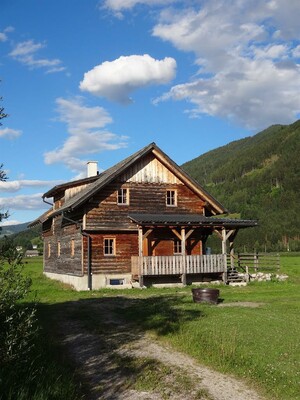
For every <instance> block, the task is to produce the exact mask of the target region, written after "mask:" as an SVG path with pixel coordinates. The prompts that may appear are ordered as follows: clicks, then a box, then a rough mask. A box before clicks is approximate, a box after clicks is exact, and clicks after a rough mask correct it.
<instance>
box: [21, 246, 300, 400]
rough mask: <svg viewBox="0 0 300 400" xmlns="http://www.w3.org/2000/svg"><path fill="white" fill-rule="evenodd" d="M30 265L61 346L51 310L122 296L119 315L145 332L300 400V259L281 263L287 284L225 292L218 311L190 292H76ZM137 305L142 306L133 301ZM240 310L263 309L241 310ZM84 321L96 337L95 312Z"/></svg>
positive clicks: (278, 395) (47, 322)
mask: <svg viewBox="0 0 300 400" xmlns="http://www.w3.org/2000/svg"><path fill="white" fill-rule="evenodd" d="M26 262H27V263H26V265H25V272H26V273H28V274H29V275H30V276H31V277H32V279H33V287H32V288H33V293H32V295H33V294H35V296H36V299H37V300H38V303H39V310H40V314H39V316H40V323H41V324H42V326H43V329H44V330H45V335H46V337H49V338H51V340H52V341H53V343H54V344H55V340H56V338H55V336H53V334H52V331H53V326H54V325H55V312H54V311H53V307H48V306H50V305H51V304H56V306H55V307H54V310H57V307H64V302H67V301H76V300H83V299H90V298H93V299H95V298H99V301H101V298H105V299H106V301H107V299H108V298H109V297H114V296H116V295H117V296H122V297H123V301H124V305H126V307H125V308H122V310H118V309H115V310H114V312H115V313H120V314H122V316H125V317H126V318H127V319H129V320H131V321H132V322H133V323H134V324H137V325H138V326H139V328H140V329H142V330H144V331H147V332H149V333H151V334H152V335H155V336H156V337H157V338H159V339H160V340H162V341H164V342H167V343H168V344H170V345H172V346H174V348H176V349H179V350H180V351H182V352H185V353H187V354H189V355H192V356H193V357H194V358H195V359H197V360H199V362H200V363H202V364H205V365H208V366H211V367H212V368H215V369H217V370H220V371H222V372H225V373H229V374H233V375H235V376H238V377H241V378H243V379H245V380H246V381H248V382H249V384H250V385H252V386H254V387H256V388H258V389H259V390H260V391H261V392H262V394H264V395H265V396H266V397H269V398H270V399H278V400H296V399H300V396H299V387H300V364H299V361H300V344H299V332H300V318H299V310H300V296H299V284H300V255H299V254H295V255H292V254H290V255H283V256H281V264H282V270H281V272H282V273H286V274H288V275H289V280H288V281H286V282H276V281H271V282H264V283H251V284H250V285H248V286H247V287H228V286H220V287H219V288H220V291H221V298H222V300H223V303H221V304H219V305H218V306H215V305H206V304H195V303H193V301H192V296H191V288H190V287H185V288H176V289H175V288H168V289H154V288H153V289H146V290H138V289H134V290H133V289H131V290H130V289H129V290H121V291H120V290H118V291H113V290H99V291H93V292H76V291H74V290H72V289H70V288H69V287H67V286H65V285H62V284H59V283H56V282H54V281H50V280H48V279H47V278H45V277H44V276H43V275H42V261H41V259H40V258H35V259H30V260H26ZM132 298H134V299H135V301H132V300H131V301H130V299H132ZM238 302H243V303H245V302H248V303H252V304H254V305H258V307H255V308H254V307H244V306H236V305H237V303H238ZM84 311H88V309H86V310H84ZM78 318H80V319H82V320H83V321H84V322H85V323H86V325H87V326H90V327H91V328H90V329H96V327H97V326H98V325H99V324H100V325H101V321H99V320H97V318H96V317H95V316H94V315H91V314H90V313H88V312H81V313H79V314H78ZM97 324H98V325H97ZM55 345H56V344H55ZM57 345H59V344H57ZM69 368H70V366H68V370H69V372H71V376H72V370H71V371H70V369H69ZM57 398H59V397H57Z"/></svg>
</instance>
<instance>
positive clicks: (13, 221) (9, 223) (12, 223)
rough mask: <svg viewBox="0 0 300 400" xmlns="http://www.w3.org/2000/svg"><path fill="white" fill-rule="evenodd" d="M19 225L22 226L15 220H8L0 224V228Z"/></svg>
mask: <svg viewBox="0 0 300 400" xmlns="http://www.w3.org/2000/svg"><path fill="white" fill-rule="evenodd" d="M19 224H22V222H20V221H18V220H15V219H9V220H5V221H1V222H0V226H10V225H19ZM0 233H1V231H0Z"/></svg>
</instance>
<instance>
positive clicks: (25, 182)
mask: <svg viewBox="0 0 300 400" xmlns="http://www.w3.org/2000/svg"><path fill="white" fill-rule="evenodd" d="M60 183H62V181H60V180H59V181H58V180H57V181H56V180H55V181H43V180H30V179H20V180H16V181H5V182H0V193H1V192H17V191H19V190H21V189H24V188H37V187H53V186H55V185H59V184H60Z"/></svg>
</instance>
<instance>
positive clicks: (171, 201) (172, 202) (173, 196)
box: [166, 189, 177, 207]
mask: <svg viewBox="0 0 300 400" xmlns="http://www.w3.org/2000/svg"><path fill="white" fill-rule="evenodd" d="M166 205H167V207H176V206H177V190H175V189H167V191H166Z"/></svg>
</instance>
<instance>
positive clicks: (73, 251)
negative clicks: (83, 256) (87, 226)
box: [71, 239, 75, 257]
mask: <svg viewBox="0 0 300 400" xmlns="http://www.w3.org/2000/svg"><path fill="white" fill-rule="evenodd" d="M74 255H75V240H74V239H71V257H74Z"/></svg>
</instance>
